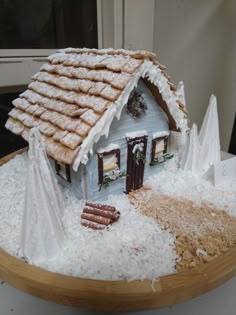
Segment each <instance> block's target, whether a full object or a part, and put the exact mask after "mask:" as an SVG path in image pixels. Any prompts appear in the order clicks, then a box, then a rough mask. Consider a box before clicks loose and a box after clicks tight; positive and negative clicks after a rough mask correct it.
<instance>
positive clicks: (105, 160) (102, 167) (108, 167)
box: [97, 149, 120, 185]
mask: <svg viewBox="0 0 236 315" xmlns="http://www.w3.org/2000/svg"><path fill="white" fill-rule="evenodd" d="M97 155H98V183H99V184H100V185H101V184H103V182H104V178H105V177H109V178H110V179H111V180H115V179H116V178H118V174H119V173H120V149H113V150H110V151H103V152H101V151H98V153H97Z"/></svg>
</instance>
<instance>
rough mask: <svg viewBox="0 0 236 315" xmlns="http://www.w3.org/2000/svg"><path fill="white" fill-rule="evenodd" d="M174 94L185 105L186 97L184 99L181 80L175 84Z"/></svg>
mask: <svg viewBox="0 0 236 315" xmlns="http://www.w3.org/2000/svg"><path fill="white" fill-rule="evenodd" d="M176 94H177V96H178V98H179V100H180V102H181V103H182V104H183V105H184V106H185V107H186V99H185V92H184V82H183V81H180V82H179V84H178V86H177V90H176Z"/></svg>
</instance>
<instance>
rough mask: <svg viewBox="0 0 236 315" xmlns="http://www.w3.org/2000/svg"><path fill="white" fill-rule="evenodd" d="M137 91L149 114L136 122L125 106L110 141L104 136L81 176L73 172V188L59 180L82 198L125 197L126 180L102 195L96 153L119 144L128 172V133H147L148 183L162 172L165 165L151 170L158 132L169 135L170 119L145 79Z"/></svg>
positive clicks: (145, 173) (153, 167)
mask: <svg viewBox="0 0 236 315" xmlns="http://www.w3.org/2000/svg"><path fill="white" fill-rule="evenodd" d="M136 89H137V91H138V92H139V93H142V94H143V97H144V99H145V102H146V104H147V110H146V114H145V115H144V116H143V117H142V118H139V119H134V118H132V117H131V116H130V115H129V114H127V112H126V106H125V107H124V108H123V111H122V114H121V117H120V120H117V119H116V118H115V119H114V121H113V122H112V124H111V127H110V132H109V136H108V138H105V136H103V137H101V139H100V140H99V141H98V142H97V143H96V144H94V147H93V149H94V150H93V151H94V154H93V155H92V156H91V155H89V161H88V163H87V165H86V166H84V165H80V167H79V169H78V172H74V171H73V170H72V169H71V181H72V182H71V184H70V183H67V182H65V181H64V180H62V179H60V178H59V181H60V182H61V183H62V184H63V185H65V186H66V187H68V188H69V189H71V190H72V191H73V192H74V193H75V195H76V196H77V197H78V198H86V199H90V200H104V201H105V199H106V198H107V197H108V195H110V194H122V193H123V192H124V191H125V186H126V178H125V177H124V178H119V179H117V180H115V181H113V182H111V183H110V185H109V187H107V188H102V189H101V191H99V188H100V186H99V184H98V158H97V154H96V152H97V150H98V149H99V148H103V147H106V146H108V145H109V144H111V143H114V144H118V145H119V148H120V170H121V171H122V172H126V166H127V165H126V164H127V139H126V136H125V135H126V133H128V132H135V131H142V130H146V131H147V133H148V143H147V154H146V163H145V170H144V180H145V179H147V178H148V177H149V176H151V175H154V174H155V173H157V172H159V171H160V170H161V169H162V167H163V164H159V165H154V166H150V156H151V144H152V139H153V133H155V132H158V131H169V126H168V118H167V117H166V114H165V113H164V112H163V110H162V109H161V107H160V106H159V105H158V104H157V102H156V100H155V98H154V97H153V96H152V94H151V92H150V91H149V89H148V88H147V86H146V85H145V83H144V82H143V80H142V79H140V80H139V82H138V86H137V88H136Z"/></svg>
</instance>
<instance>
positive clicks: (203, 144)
mask: <svg viewBox="0 0 236 315" xmlns="http://www.w3.org/2000/svg"><path fill="white" fill-rule="evenodd" d="M199 142H200V160H201V166H202V170H203V171H204V172H205V171H207V170H208V168H209V167H210V166H211V165H213V164H214V163H216V162H219V161H220V136H219V122H218V113H217V100H216V97H215V96H214V95H211V97H210V102H209V106H208V108H207V112H206V115H205V117H204V120H203V123H202V127H201V130H200V132H199Z"/></svg>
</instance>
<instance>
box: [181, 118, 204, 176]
mask: <svg viewBox="0 0 236 315" xmlns="http://www.w3.org/2000/svg"><path fill="white" fill-rule="evenodd" d="M199 152H200V147H199V139H198V132H197V125H196V124H193V126H192V128H191V130H190V135H189V138H188V140H187V142H186V145H185V150H184V152H183V157H182V160H181V162H180V167H181V168H182V169H183V170H186V171H192V172H193V173H195V174H199V173H200V172H201V165H200V159H199Z"/></svg>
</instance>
